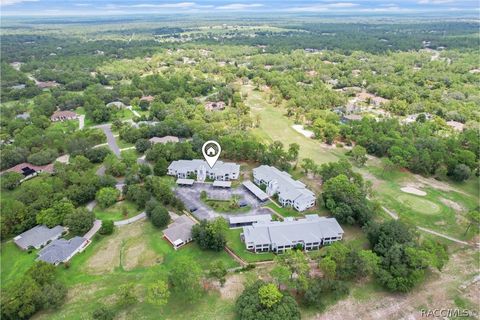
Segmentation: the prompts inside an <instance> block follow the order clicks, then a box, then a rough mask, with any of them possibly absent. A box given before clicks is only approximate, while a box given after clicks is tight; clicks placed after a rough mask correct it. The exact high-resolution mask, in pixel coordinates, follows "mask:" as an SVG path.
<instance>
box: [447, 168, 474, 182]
mask: <svg viewBox="0 0 480 320" xmlns="http://www.w3.org/2000/svg"><path fill="white" fill-rule="evenodd" d="M471 172H472V171H471V170H470V168H469V167H468V166H466V165H464V164H458V165H456V166H455V169H454V170H453V173H452V179H453V180H455V181H458V182H462V181H465V180H468V179H469V178H470V174H471Z"/></svg>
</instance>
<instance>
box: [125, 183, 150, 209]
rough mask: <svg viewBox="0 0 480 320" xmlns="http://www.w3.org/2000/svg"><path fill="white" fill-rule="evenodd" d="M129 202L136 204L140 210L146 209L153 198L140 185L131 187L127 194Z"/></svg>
mask: <svg viewBox="0 0 480 320" xmlns="http://www.w3.org/2000/svg"><path fill="white" fill-rule="evenodd" d="M126 198H127V200H130V201H133V202H135V204H136V205H137V207H138V208H140V209H141V208H144V207H145V204H146V203H147V201H148V200H150V198H151V194H150V192H148V191H147V190H146V189H145V187H144V186H142V185H139V184H134V185H129V186H128V189H127V193H126Z"/></svg>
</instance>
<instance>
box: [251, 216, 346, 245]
mask: <svg viewBox="0 0 480 320" xmlns="http://www.w3.org/2000/svg"><path fill="white" fill-rule="evenodd" d="M343 233H344V232H343V229H342V227H340V225H339V224H338V222H337V220H336V219H335V218H325V217H319V216H318V215H316V214H310V215H306V216H305V219H299V220H293V219H292V218H290V219H288V218H287V219H286V220H285V221H270V222H259V223H254V224H253V225H251V226H248V227H244V228H243V234H242V237H243V240H244V242H245V246H246V247H247V249H248V250H251V251H254V252H259V251H274V252H279V253H281V252H283V251H284V250H287V249H292V248H295V247H296V246H297V245H301V246H302V247H303V249H305V250H316V249H318V248H320V246H322V245H326V244H330V243H332V242H335V241H338V240H341V239H342V237H343Z"/></svg>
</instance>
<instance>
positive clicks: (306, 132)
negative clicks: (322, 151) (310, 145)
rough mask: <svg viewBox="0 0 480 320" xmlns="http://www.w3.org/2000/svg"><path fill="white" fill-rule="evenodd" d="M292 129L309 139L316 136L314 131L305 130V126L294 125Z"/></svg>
mask: <svg viewBox="0 0 480 320" xmlns="http://www.w3.org/2000/svg"><path fill="white" fill-rule="evenodd" d="M292 128H293V129H294V130H295V131H297V132H299V133H301V134H303V135H304V136H305V137H307V138H313V137H314V136H315V133H313V131H310V130H305V129H303V126H302V125H300V124H294V125H293V126H292Z"/></svg>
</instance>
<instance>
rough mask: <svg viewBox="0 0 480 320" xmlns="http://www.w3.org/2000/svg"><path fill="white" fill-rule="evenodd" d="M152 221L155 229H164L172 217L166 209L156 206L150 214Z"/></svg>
mask: <svg viewBox="0 0 480 320" xmlns="http://www.w3.org/2000/svg"><path fill="white" fill-rule="evenodd" d="M150 220H151V221H152V224H153V225H154V226H155V227H157V228H163V227H165V226H166V225H167V224H168V222H169V221H170V215H169V214H168V211H167V209H165V208H164V207H162V206H156V207H155V209H153V210H152V213H151V214H150Z"/></svg>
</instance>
